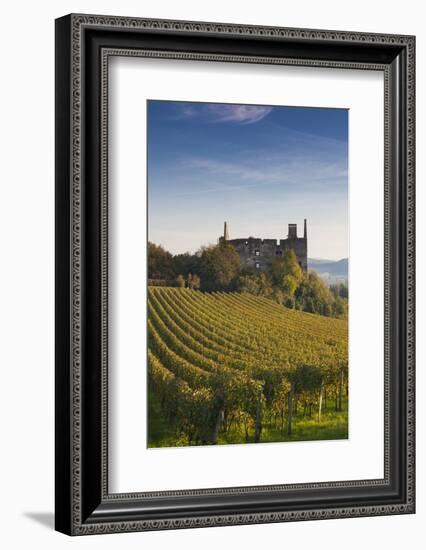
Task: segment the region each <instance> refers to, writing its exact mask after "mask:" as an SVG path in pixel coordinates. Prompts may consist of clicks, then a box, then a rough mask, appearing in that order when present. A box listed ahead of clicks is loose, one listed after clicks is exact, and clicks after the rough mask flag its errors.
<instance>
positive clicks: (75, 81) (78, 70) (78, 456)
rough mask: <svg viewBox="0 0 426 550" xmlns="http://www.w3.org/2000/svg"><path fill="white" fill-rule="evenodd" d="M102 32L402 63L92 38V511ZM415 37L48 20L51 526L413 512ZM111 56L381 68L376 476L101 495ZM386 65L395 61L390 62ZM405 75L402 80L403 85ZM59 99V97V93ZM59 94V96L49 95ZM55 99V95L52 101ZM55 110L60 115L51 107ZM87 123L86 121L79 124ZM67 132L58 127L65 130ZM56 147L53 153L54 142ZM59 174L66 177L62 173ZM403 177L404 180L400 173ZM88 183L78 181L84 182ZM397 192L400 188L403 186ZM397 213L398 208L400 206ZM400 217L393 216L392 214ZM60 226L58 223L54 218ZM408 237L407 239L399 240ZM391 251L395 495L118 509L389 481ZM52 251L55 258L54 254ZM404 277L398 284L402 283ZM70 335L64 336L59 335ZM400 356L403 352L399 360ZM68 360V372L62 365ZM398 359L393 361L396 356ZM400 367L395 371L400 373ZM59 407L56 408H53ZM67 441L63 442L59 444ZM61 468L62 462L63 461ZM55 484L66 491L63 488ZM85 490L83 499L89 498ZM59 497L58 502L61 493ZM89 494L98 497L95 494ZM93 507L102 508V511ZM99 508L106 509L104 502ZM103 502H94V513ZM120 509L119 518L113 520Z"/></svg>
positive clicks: (136, 526)
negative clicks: (51, 76) (362, 50)
mask: <svg viewBox="0 0 426 550" xmlns="http://www.w3.org/2000/svg"><path fill="white" fill-rule="evenodd" d="M105 29H108V30H111V31H114V32H115V33H117V35H118V33H123V32H124V33H127V34H128V35H130V33H132V34H133V36H135V34H134V33H142V34H144V35H145V34H147V35H149V36H153V35H157V34H162V33H167V35H168V36H175V37H179V35H183V36H201V37H205V36H213V37H215V38H218V39H220V38H221V37H230V38H235V39H238V40H240V41H241V40H244V39H249V40H252V39H262V40H263V41H290V42H291V43H301V44H304V43H309V44H312V43H313V44H324V45H325V46H327V47H329V48H333V45H336V46H339V47H346V46H347V45H355V46H359V45H366V44H368V45H370V46H371V47H372V48H376V49H377V51H379V50H380V49H383V48H386V47H389V48H390V49H391V51H395V52H400V54H399V55H403V56H404V58H405V59H404V60H405V63H406V74H405V75H401V74H400V73H399V72H398V71H400V70H401V69H400V67H399V66H398V67H397V66H395V63H393V62H371V61H365V60H363V61H356V60H353V59H350V60H347V61H346V60H344V61H342V60H333V59H315V58H307V57H303V58H300V57H279V56H273V57H272V56H267V55H266V56H265V55H253V54H251V55H243V54H238V55H235V54H224V53H205V52H202V53H195V52H192V51H191V52H190V51H173V50H171V49H161V50H158V49H153V48H145V49H144V48H131V47H128V46H126V47H119V46H118V47H117V46H113V45H111V46H110V45H108V44H107V45H105V46H104V45H102V46H101V47H100V56H99V61H98V62H99V65H100V67H99V80H100V93H101V100H100V112H101V114H100V120H99V128H96V129H97V130H99V135H100V155H99V162H100V195H99V199H100V217H99V222H100V232H99V235H100V242H101V244H100V247H101V250H100V270H99V277H100V295H101V298H100V315H99V320H100V327H99V331H100V362H101V366H100V377H101V380H100V386H99V387H100V391H101V399H100V406H101V411H100V414H99V426H98V427H99V431H100V445H101V450H100V452H99V455H100V468H99V481H98V483H97V486H99V487H98V489H99V492H100V499H101V505H100V506H99V507H98V508H97V509H93V508H94V506H93V502H90V503H89V504H87V503H86V504H85V501H84V499H85V498H86V497H85V491H86V493H90V494H92V492H93V491H92V487H90V490H89V489H87V488H86V486H87V484H86V478H85V473H84V466H83V463H84V456H83V452H82V450H83V447H84V446H85V443H84V438H85V433H84V422H85V416H87V413H85V410H84V406H83V405H84V402H85V399H86V393H85V392H86V391H87V390H86V389H85V384H86V382H85V375H84V368H86V369H87V368H88V367H87V366H86V367H85V362H84V356H85V355H84V354H85V349H84V344H85V337H86V335H85V332H84V317H85V314H86V313H85V307H86V304H85V299H86V292H87V288H86V287H85V278H86V277H87V269H88V262H87V257H86V254H87V249H88V248H87V246H85V242H86V233H85V232H87V231H90V230H91V227H90V225H89V223H88V222H87V219H86V218H87V215H86V211H85V192H86V191H85V188H84V185H85V181H88V176H87V173H85V161H86V156H85V152H86V147H87V146H88V141H87V138H86V139H85V135H84V132H85V127H84V123H85V117H86V116H87V112H86V108H87V101H88V91H87V81H88V76H87V74H85V72H84V71H86V70H87V69H86V67H87V63H88V61H87V59H86V58H85V56H87V55H88V54H87V51H88V40H87V36H88V35H87V31H94V35H96V31H97V30H98V31H101V30H105ZM414 48H415V40H414V37H412V36H397V35H379V34H371V33H370V34H364V33H346V32H341V31H329V30H327V31H322V30H308V29H287V28H279V27H253V26H245V25H228V24H217V23H200V22H186V21H169V20H147V19H134V18H124V17H123V18H122V17H107V16H92V15H70V16H67V17H66V18H62V19H60V20H58V21H57V62H58V63H62V62H63V61H64V59H65V60H66V61H67V63H68V64H69V65H68V66H69V72H68V77H67V70H66V68H67V67H65V68H63V69H62V72H61V71H58V73H57V94H59V95H60V94H61V93H62V96H60V98H59V106H58V107H59V109H58V111H57V117H58V118H57V126H59V125H61V123H62V122H63V117H64V112H63V111H64V108H66V104H68V105H69V106H68V109H69V112H70V115H69V117H70V118H69V121H68V124H69V127H68V134H67V135H62V136H59V137H58V135H57V154H58V152H59V155H61V154H62V155H66V153H64V152H63V151H64V150H65V148H66V147H67V146H68V150H70V151H71V154H70V155H69V157H68V159H67V162H65V164H63V163H64V161H63V159H62V157H61V159H60V164H61V166H59V170H57V175H56V181H57V184H56V185H57V194H60V193H63V192H64V189H63V187H64V185H63V181H64V177H68V178H69V187H68V191H69V196H68V197H65V198H63V201H64V203H63V205H62V206H61V205H59V206H58V207H57V213H58V215H59V216H62V215H63V214H64V212H65V211H66V210H67V211H68V212H69V221H70V223H69V226H68V229H67V228H66V227H65V226H61V224H60V223H59V224H58V226H57V236H58V241H60V242H61V243H62V241H63V238H64V237H65V238H68V242H69V243H70V244H69V256H68V262H69V263H68V265H65V267H64V266H63V265H62V264H63V261H62V262H61V260H59V263H61V266H59V267H58V272H57V277H59V278H60V277H64V271H63V270H66V271H67V273H68V277H69V289H68V290H67V289H65V290H64V289H63V288H61V291H60V296H59V297H58V300H59V303H62V300H63V299H64V295H63V293H64V292H65V299H66V298H67V299H68V300H69V303H70V309H69V317H67V318H66V319H64V318H62V319H60V320H59V322H58V325H59V327H58V325H57V328H59V330H63V328H64V327H68V335H67V336H66V337H62V338H64V341H68V348H67V349H68V350H69V358H68V368H67V369H66V368H65V367H64V364H63V363H64V360H66V359H65V358H66V350H64V349H62V348H63V345H64V342H63V341H62V340H61V341H60V342H59V347H60V348H61V349H60V352H59V353H58V354H57V365H56V369H57V371H56V372H57V377H58V378H59V379H60V384H59V386H60V387H57V400H61V399H62V394H63V389H64V387H67V388H68V391H69V392H70V393H69V395H70V401H69V403H68V404H67V406H68V409H67V410H66V411H65V410H63V406H62V405H58V404H57V413H56V414H57V426H58V424H59V425H60V426H61V429H62V428H63V422H62V421H61V418H62V417H64V418H65V420H66V419H68V420H69V431H67V433H66V434H65V438H63V436H62V435H60V436H59V439H58V432H57V463H58V462H59V463H60V464H61V466H60V467H59V478H60V479H59V478H57V486H58V483H63V482H64V481H65V482H67V483H68V484H69V490H66V491H65V492H64V491H61V490H60V491H59V495H58V494H57V528H58V529H59V530H61V531H64V532H67V533H69V534H75V535H83V534H91V533H112V532H124V531H141V530H157V529H177V528H188V527H202V526H212V525H236V524H246V523H264V522H283V521H303V520H307V519H327V518H336V517H359V516H370V515H384V514H397V513H398V514H401V513H412V512H414V321H415V318H414V268H415V264H414V245H415V242H414V223H415V220H414V199H415V197H414V168H415V164H414V163H415V161H414V154H415V144H414V133H415V112H414V109H415V92H414V78H415V59H414ZM111 56H139V57H156V58H168V59H177V60H178V59H191V60H202V61H211V62H215V61H231V62H241V63H274V64H286V65H290V64H291V65H302V66H314V67H335V68H344V69H368V70H378V71H383V72H384V76H385V98H384V99H385V197H384V200H385V304H386V306H385V319H384V323H385V396H386V397H385V476H384V479H383V480H363V481H360V482H354V481H344V482H335V483H314V484H297V485H285V486H282V485H280V486H270V487H240V488H228V489H212V490H201V489H200V490H194V491H169V492H157V493H131V494H109V493H108V468H107V420H108V411H107V404H108V375H107V371H108V352H107V348H108V346H107V340H108V330H107V320H108V300H107V299H108V241H107V233H108V216H107V201H108V171H107V164H108V141H107V128H108V93H107V92H108V59H109V58H110V57H111ZM392 63H393V64H392ZM403 77H404V78H405V79H404V82H403V83H402V79H403ZM66 78H68V80H69V82H68V87H67V89H66V91H65V93H64V92H63V91H61V90H60V88H61V82H60V81H63V80H64V79H66ZM396 84H398V85H399V87H400V88H401V89H399V90H397V92H396V88H395V85H396ZM401 94H405V99H404V101H405V104H406V132H405V135H402V136H399V139H398V136H396V135H395V129H394V127H393V125H394V124H395V121H394V120H393V119H392V105H394V102H395V101H396V100H397V98H396V97H395V96H398V98H399V97H400V95H401ZM61 98H62V99H61ZM57 99H58V95H57ZM61 101H62V103H61ZM58 115H59V116H58ZM86 125H87V122H86ZM57 131H58V132H59V134H61V132H62V130H61V128H59V127H57ZM65 133H66V132H65ZM395 140H397V142H398V143H397V147H399V149H400V150H401V155H400V157H399V161H400V162H404V163H405V167H403V169H404V171H403V173H402V175H401V178H402V179H404V180H405V188H404V189H403V190H401V189H399V192H402V195H403V196H402V197H400V198H402V202H403V203H404V199H405V204H404V205H401V204H400V203H398V204H397V205H396V204H395V197H394V196H393V195H392V190H391V184H392V181H393V180H392V177H395V174H393V175H392V173H391V167H392V162H395V159H394V158H393V156H392V152H393V153H395V150H396V149H395V147H396V145H395ZM61 151H62V152H61ZM66 174H67V175H66ZM402 179H401V182H400V183H402ZM86 185H87V184H86ZM404 195H405V196H404ZM398 206H399V208H400V209H401V208H402V210H403V212H402V215H403V219H405V226H401V228H400V231H401V234H400V240H401V246H400V248H401V250H394V241H395V236H394V235H393V233H392V231H391V228H392V227H393V226H394V225H395V224H396V223H397V216H396V207H398ZM398 215H401V213H399V214H398ZM398 219H399V217H398ZM59 226H60V227H59ZM404 241H405V243H404ZM395 254H398V255H401V254H403V255H404V258H403V265H405V266H406V269H405V270H404V275H405V279H406V280H405V281H404V284H403V285H402V286H403V288H404V289H405V297H404V298H403V306H404V308H405V310H404V311H398V312H397V313H398V315H401V317H402V318H403V319H404V321H403V325H404V326H403V332H404V334H405V339H406V341H405V346H403V347H404V350H403V351H404V363H405V365H404V366H405V367H406V370H405V371H404V376H405V380H404V384H405V386H406V388H405V389H406V394H405V398H406V399H405V407H406V414H405V434H406V435H405V438H406V441H405V445H406V456H405V459H406V469H405V471H404V472H401V474H402V475H404V476H406V478H405V482H404V483H403V485H404V493H405V498H404V501H403V502H392V503H389V504H386V503H382V504H379V505H376V504H374V505H369V504H368V503H366V504H365V505H363V506H358V505H356V506H348V505H345V506H343V505H339V506H333V505H332V506H330V507H328V506H327V507H325V506H323V505H321V506H319V507H317V508H312V506H309V507H308V509H306V510H298V509H293V510H291V509H290V510H288V509H285V508H286V507H284V509H283V510H281V511H280V510H277V511H270V512H263V511H256V510H253V511H252V512H250V513H235V512H234V513H227V514H221V513H215V514H212V515H205V514H201V515H198V516H197V515H196V514H192V515H188V516H187V517H185V516H183V517H178V518H173V519H172V518H169V517H165V518H160V519H157V518H156V519H144V514H143V512H142V511H141V512H140V514H139V517H135V518H134V519H129V518H128V516H126V515H124V516H122V515H121V512H119V510H121V508H123V507H125V506H126V505H133V506H136V505H137V503H138V502H140V501H141V500H143V499H146V498H158V497H170V498H173V497H175V498H176V497H178V496H179V497H183V496H187V497H197V496H206V497H208V496H212V495H216V496H218V495H226V494H232V495H239V496H241V497H244V495H247V494H252V493H261V492H265V491H269V492H271V493H273V492H280V493H282V492H283V491H284V492H286V491H287V492H294V491H302V492H303V491H306V490H308V489H312V490H318V489H330V490H335V489H348V488H353V489H354V488H370V489H373V488H374V487H380V486H382V487H386V486H389V485H390V484H391V462H392V460H393V459H392V457H391V449H390V444H391V438H392V437H394V436H395V434H394V433H391V428H390V425H391V410H390V408H391V393H390V392H391V384H392V381H391V355H392V354H393V353H394V351H395V350H394V349H393V347H392V339H391V321H392V318H391V317H392V315H395V313H396V312H395V311H393V310H392V303H391V302H392V292H391V290H392V285H395V284H399V283H400V281H399V280H398V281H396V282H395V281H394V280H393V278H392V277H393V274H392V272H391V265H392V258H393V257H394V255H395ZM57 261H58V260H57ZM401 284H402V282H401ZM58 315H59V316H62V317H64V315H63V313H61V312H57V316H58ZM68 339H69V340H68ZM401 357H402V355H401V356H400V360H401ZM64 369H65V374H64V372H63V371H64ZM401 369H402V366H401ZM400 375H401V373H400ZM61 415H62V416H61ZM65 439H66V440H67V441H68V445H69V447H67V446H66V445H65ZM64 446H65V449H64ZM68 468H69V469H68ZM63 493H64V494H63ZM91 498H92V497H90V498H89V501H90V499H91ZM65 500H66V501H67V502H66V503H65ZM95 500H96V499H95ZM89 508H90V509H93V510H92V512H93V513H91V514H89V515H88V514H87V511H88V509H89ZM101 509H102V510H101ZM104 509H105V510H104ZM99 510H100V511H99ZM120 517H126V519H125V520H123V521H120Z"/></svg>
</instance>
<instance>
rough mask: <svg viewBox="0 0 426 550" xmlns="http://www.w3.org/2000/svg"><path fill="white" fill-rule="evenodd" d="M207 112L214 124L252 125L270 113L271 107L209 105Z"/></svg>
mask: <svg viewBox="0 0 426 550" xmlns="http://www.w3.org/2000/svg"><path fill="white" fill-rule="evenodd" d="M208 108H209V111H210V113H211V115H212V117H213V119H214V120H215V122H240V123H242V124H253V123H254V122H259V120H262V119H263V118H265V117H266V116H268V115H269V113H270V112H271V111H272V109H273V107H263V106H259V105H220V104H217V105H209V106H208Z"/></svg>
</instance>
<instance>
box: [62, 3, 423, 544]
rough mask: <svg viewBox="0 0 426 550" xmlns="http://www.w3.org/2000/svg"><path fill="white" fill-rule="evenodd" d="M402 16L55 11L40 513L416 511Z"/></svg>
mask: <svg viewBox="0 0 426 550" xmlns="http://www.w3.org/2000/svg"><path fill="white" fill-rule="evenodd" d="M414 55H415V39H414V37H413V36H399V35H383V34H365V33H352V32H351V33H349V32H342V31H325V30H307V29H291V28H278V27H255V26H245V25H234V24H232V25H229V24H217V23H201V22H189V21H168V20H151V19H150V20H148V19H139V18H127V17H116V16H113V17H109V16H96V15H78V14H77V15H74V14H72V15H68V16H65V17H63V18H60V19H58V20H56V385H55V386H56V390H55V391H56V447H55V451H56V474H55V475H56V514H55V516H56V529H57V530H58V531H61V532H63V533H66V534H69V535H85V534H99V533H119V532H126V531H145V530H158V529H180V528H188V527H205V526H220V525H238V524H248V523H267V522H286V521H300V520H309V519H327V518H349V517H359V516H373V515H385V514H407V513H414V511H415V500H414V493H415V487H414V485H415V481H414V475H415V472H414V284H415V282H414V261H415V258H414V248H415V243H414V225H415V223H414V168H415V165H414V163H415V159H414V153H415V146H414V139H415V136H414V133H415V95H414V94H415V89H414V84H415V82H414V68H415V58H414Z"/></svg>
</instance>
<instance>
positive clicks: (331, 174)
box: [182, 157, 347, 189]
mask: <svg viewBox="0 0 426 550" xmlns="http://www.w3.org/2000/svg"><path fill="white" fill-rule="evenodd" d="M182 169H183V172H184V173H185V174H186V175H187V176H188V175H190V174H191V173H192V175H195V174H197V173H198V172H201V173H202V174H204V176H206V175H207V174H209V175H210V176H213V177H214V179H215V180H216V181H217V180H219V181H222V185H224V187H227V188H229V189H236V188H242V187H251V186H252V185H271V184H282V183H289V184H292V185H296V186H303V187H305V186H306V185H312V184H314V183H318V182H322V183H323V185H325V187H330V186H334V185H335V184H338V185H339V184H341V183H342V180H343V181H345V180H346V178H347V170H346V167H345V166H344V165H342V163H339V162H336V161H334V162H329V161H320V160H317V159H315V160H314V159H312V160H311V159H306V158H294V159H285V158H281V159H280V160H279V161H275V162H271V160H270V159H267V160H265V159H262V157H258V158H256V160H255V161H252V162H250V161H245V162H241V161H234V162H232V161H231V162H227V161H218V160H213V159H208V158H192V159H186V160H185V161H184V163H183V164H182ZM227 184H228V185H227Z"/></svg>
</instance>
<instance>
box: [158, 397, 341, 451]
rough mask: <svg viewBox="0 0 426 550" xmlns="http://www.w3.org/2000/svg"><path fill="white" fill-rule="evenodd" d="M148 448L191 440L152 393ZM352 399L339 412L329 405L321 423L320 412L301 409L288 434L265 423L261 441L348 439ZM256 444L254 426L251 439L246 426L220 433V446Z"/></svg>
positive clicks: (182, 443)
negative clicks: (180, 434)
mask: <svg viewBox="0 0 426 550" xmlns="http://www.w3.org/2000/svg"><path fill="white" fill-rule="evenodd" d="M148 403H149V408H148V447H150V448H151V447H182V446H187V445H188V442H187V441H185V439H184V438H179V437H178V436H177V435H176V433H175V430H174V429H173V427H172V426H170V423H169V422H168V421H167V419H166V418H165V417H164V416H163V414H162V412H161V407H160V404H159V403H158V401H157V399H156V397H155V395H154V394H152V393H151V392H150V393H149V397H148ZM347 410H348V402H347V400H346V399H345V400H344V401H343V411H342V412H336V411H335V410H334V407H333V406H331V404H330V405H329V407H328V409H326V410H323V413H322V418H321V422H318V420H317V414H316V411H314V410H313V411H312V416H305V417H304V416H303V414H302V413H301V412H300V413H299V414H297V415H295V416H294V417H293V433H292V435H288V434H287V431H286V427H284V432H282V431H281V429H280V428H279V427H275V426H274V425H268V424H267V423H264V426H263V429H262V436H261V443H278V442H286V441H319V440H334V439H347V438H348V412H347ZM241 443H253V429H251V430H250V433H249V440H248V441H246V438H245V433H244V428H243V426H242V425H241V426H232V427H231V430H230V431H229V432H228V433H226V434H225V433H221V434H220V435H219V440H218V444H219V445H229V444H234V445H236V444H241Z"/></svg>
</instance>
